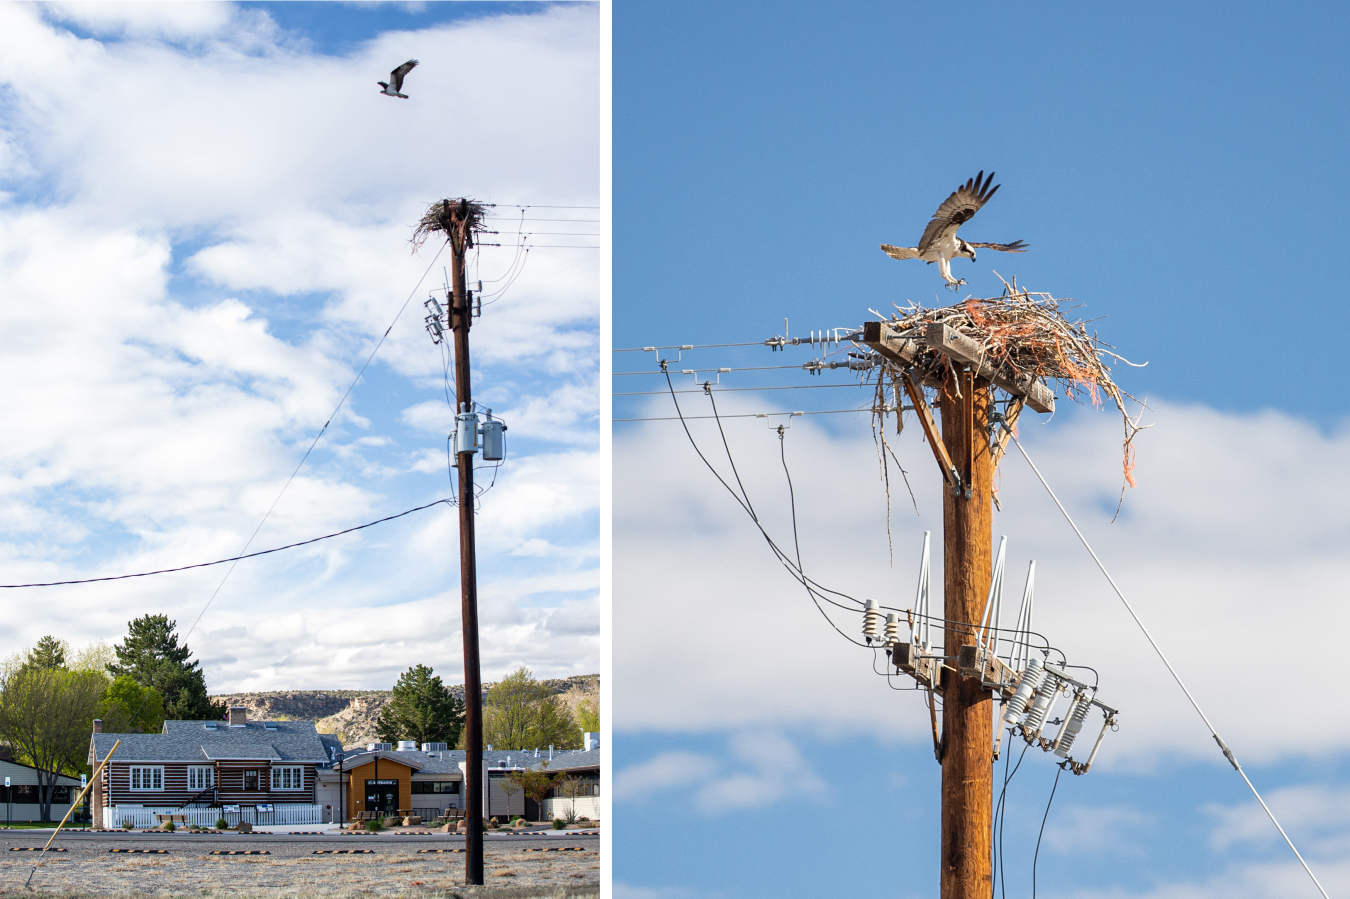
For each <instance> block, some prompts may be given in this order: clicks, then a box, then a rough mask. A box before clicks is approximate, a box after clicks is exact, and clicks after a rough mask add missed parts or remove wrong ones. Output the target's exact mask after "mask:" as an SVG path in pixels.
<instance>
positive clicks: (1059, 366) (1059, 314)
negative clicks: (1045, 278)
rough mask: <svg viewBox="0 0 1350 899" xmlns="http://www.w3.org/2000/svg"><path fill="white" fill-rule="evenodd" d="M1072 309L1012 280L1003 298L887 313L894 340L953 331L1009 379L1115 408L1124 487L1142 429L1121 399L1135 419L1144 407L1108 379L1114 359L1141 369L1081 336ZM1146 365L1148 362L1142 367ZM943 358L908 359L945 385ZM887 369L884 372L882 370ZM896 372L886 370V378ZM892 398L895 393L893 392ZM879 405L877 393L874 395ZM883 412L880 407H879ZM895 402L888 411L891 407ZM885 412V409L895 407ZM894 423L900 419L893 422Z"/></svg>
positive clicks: (1082, 323)
mask: <svg viewBox="0 0 1350 899" xmlns="http://www.w3.org/2000/svg"><path fill="white" fill-rule="evenodd" d="M1075 308H1077V304H1075V303H1074V302H1073V301H1072V300H1063V299H1056V298H1054V297H1052V296H1051V295H1050V294H1048V293H1036V292H1032V291H1028V290H1026V289H1025V288H1019V287H1018V286H1017V281H1016V279H1014V280H1013V282H1012V283H1011V284H1010V283H1008V282H1006V281H1005V282H1004V291H1003V295H1002V296H998V297H991V298H987V299H976V298H973V297H972V298H969V299H967V300H965V301H964V302H961V303H957V304H955V305H952V306H943V307H940V308H937V309H925V308H924V307H922V306H920V305H918V304H917V303H911V304H910V305H908V306H905V307H901V306H896V312H894V313H892V314H891V316H890V322H889V323H890V325H891V327H892V329H893V330H894V331H896V332H897V333H898V334H899V336H901V337H909V338H915V339H918V340H920V341H922V340H923V338H924V335H925V333H926V331H927V328H928V326H929V325H930V324H944V325H947V326H948V327H950V328H952V329H953V330H956V331H959V332H960V333H962V334H964V335H965V336H966V337H969V338H970V339H971V340H973V341H975V342H976V343H977V344H979V346H980V348H981V351H982V352H983V353H984V358H985V360H986V361H987V362H988V363H990V364H991V365H993V366H994V367H995V368H997V369H1001V373H1002V374H1004V375H1007V376H1010V380H1013V381H1015V382H1021V381H1022V380H1023V379H1025V378H1027V377H1034V378H1037V379H1040V380H1044V381H1058V382H1059V383H1060V385H1061V387H1062V388H1063V390H1062V392H1063V394H1064V395H1065V396H1066V397H1067V398H1069V399H1072V400H1074V401H1076V402H1082V401H1083V400H1084V399H1085V398H1086V399H1088V400H1089V401H1091V403H1092V405H1094V406H1096V407H1099V408H1100V407H1101V406H1102V405H1103V404H1104V400H1106V399H1110V400H1111V401H1112V402H1113V403H1114V404H1115V406H1116V408H1117V409H1118V410H1119V411H1120V415H1121V420H1122V423H1123V425H1124V430H1125V439H1124V446H1123V455H1124V458H1123V463H1122V464H1123V468H1124V476H1125V484H1124V485H1122V487H1121V497H1122V499H1123V498H1124V490H1125V486H1126V485H1128V486H1130V487H1133V486H1134V484H1135V482H1134V475H1133V470H1134V460H1135V457H1134V445H1133V443H1134V438H1135V436H1136V435H1137V434H1138V433H1139V432H1140V431H1141V430H1143V429H1144V427H1147V426H1143V427H1141V426H1140V424H1139V418H1138V417H1135V418H1131V417H1130V414H1129V412H1128V411H1127V410H1126V408H1125V400H1126V399H1127V398H1128V399H1130V400H1133V401H1134V402H1136V403H1138V404H1139V406H1140V407H1141V409H1140V414H1141V415H1142V408H1143V403H1140V402H1139V401H1138V400H1136V399H1135V398H1134V397H1132V396H1130V395H1129V394H1128V393H1125V392H1124V391H1122V390H1121V389H1120V387H1119V385H1117V384H1116V382H1115V379H1114V378H1113V377H1112V374H1111V366H1112V365H1113V364H1115V363H1117V362H1121V363H1124V364H1126V365H1129V366H1132V367H1135V368H1140V367H1142V365H1138V364H1136V363H1133V362H1130V361H1129V360H1128V359H1126V358H1124V357H1123V356H1120V355H1118V354H1117V353H1115V352H1114V349H1115V348H1114V347H1112V346H1111V345H1110V344H1107V343H1105V342H1103V341H1102V340H1101V338H1100V337H1098V335H1097V333H1096V331H1095V330H1094V331H1093V332H1092V333H1089V332H1088V325H1089V324H1090V323H1091V321H1090V320H1083V319H1073V320H1070V318H1069V316H1068V315H1067V314H1066V313H1069V312H1071V311H1072V310H1073V309H1075ZM1144 364H1147V363H1144ZM951 366H952V363H951V362H950V360H949V359H948V358H947V357H946V356H944V355H942V354H941V353H937V352H935V351H928V352H925V353H924V354H923V355H921V356H920V357H918V358H917V359H916V360H915V368H916V370H917V372H918V373H919V374H920V375H922V376H924V377H928V378H935V379H937V380H945V379H946V377H948V376H949V375H950V374H952V373H953V372H952V371H951ZM882 370H883V372H885V371H886V369H885V368H883V369H882ZM895 377H898V372H894V371H892V372H890V378H891V379H892V380H893V379H894V378H895ZM886 380H887V377H886V376H885V375H883V377H882V378H881V379H880V382H879V383H878V389H882V390H884V387H885V386H886V385H885V382H886ZM896 398H897V400H898V398H899V392H898V391H897V392H896ZM879 399H882V400H884V395H883V396H881V397H879ZM878 406H879V411H880V413H881V414H883V415H884V413H885V411H886V410H887V407H886V406H885V405H884V403H879V404H878ZM898 406H899V403H898V402H897V403H896V406H895V407H898ZM895 407H891V408H895ZM897 424H899V422H897Z"/></svg>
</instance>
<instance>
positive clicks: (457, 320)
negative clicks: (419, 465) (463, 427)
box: [447, 200, 483, 885]
mask: <svg viewBox="0 0 1350 899" xmlns="http://www.w3.org/2000/svg"><path fill="white" fill-rule="evenodd" d="M451 215H452V219H453V222H454V227H453V229H452V230H451V231H450V232H449V234H448V235H447V236H448V237H449V238H450V250H451V253H452V254H453V255H454V266H453V268H452V272H453V274H452V275H451V278H452V294H451V299H450V328H451V330H452V331H454V334H455V411H456V412H457V413H459V414H463V413H467V412H472V411H473V394H472V391H471V390H470V389H469V326H470V324H471V323H472V320H473V310H472V309H471V308H470V307H469V294H468V291H467V290H466V289H465V286H464V262H465V258H466V257H467V255H468V249H469V247H470V246H472V241H473V237H472V235H471V233H470V226H471V224H472V222H471V221H470V211H469V202H468V200H460V201H459V202H458V205H457V207H456V208H455V209H454V210H453V211H452V214H451ZM456 449H459V447H456ZM455 460H456V465H457V467H458V471H459V497H458V499H459V595H460V617H461V621H462V630H463V633H464V761H465V766H464V808H465V811H464V823H465V826H466V828H467V831H466V833H465V837H464V869H465V876H464V880H465V883H468V884H474V885H481V884H482V883H483V679H482V674H481V673H480V670H479V665H478V561H477V555H476V553H475V551H474V534H473V515H474V508H473V507H474V495H473V462H474V454H473V453H471V452H457V453H456V455H455Z"/></svg>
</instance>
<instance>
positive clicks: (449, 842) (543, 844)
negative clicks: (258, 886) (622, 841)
mask: <svg viewBox="0 0 1350 899" xmlns="http://www.w3.org/2000/svg"><path fill="white" fill-rule="evenodd" d="M51 835H52V832H51V831H50V830H10V831H0V851H3V852H4V854H5V856H6V857H8V858H10V859H17V858H23V857H30V856H36V855H37V853H31V852H10V850H11V849H13V848H15V847H18V848H26V847H37V848H39V849H40V848H41V847H42V846H43V845H45V844H46V842H47V840H49V839H51ZM52 845H53V848H55V847H58V846H59V847H61V848H64V849H66V850H68V851H69V852H70V853H71V854H77V853H78V854H86V853H96V852H107V851H108V850H110V849H167V850H169V851H170V852H171V853H172V854H174V855H186V854H191V855H208V854H210V853H211V852H213V851H221V850H265V851H266V852H268V853H269V854H271V855H273V856H287V857H296V856H303V855H312V854H313V853H314V851H315V850H316V849H323V850H333V849H370V850H373V851H374V852H375V853H376V854H378V855H416V854H418V850H419V849H462V848H464V837H463V836H460V835H457V834H446V833H435V834H352V835H340V834H337V833H326V834H280V833H246V834H242V833H241V834H235V833H231V834H193V833H172V834H169V833H142V832H139V831H137V832H132V833H88V832H81V831H78V830H73V831H62V832H61V835H60V836H59V837H58V838H57V840H56V842H55V843H53V844H52ZM564 846H567V847H578V848H582V849H587V850H590V851H592V852H594V851H597V850H599V848H600V837H599V836H598V835H579V834H568V835H566V836H562V835H559V836H551V835H549V834H548V833H545V832H535V833H526V834H519V835H507V834H493V833H489V834H486V835H485V846H484V849H483V851H484V853H485V854H487V855H501V854H505V853H509V852H512V851H513V850H514V851H519V850H522V849H544V848H549V847H555V848H557V847H564ZM63 854H64V853H63ZM455 854H459V853H455Z"/></svg>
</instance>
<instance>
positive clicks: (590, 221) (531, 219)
mask: <svg viewBox="0 0 1350 899" xmlns="http://www.w3.org/2000/svg"><path fill="white" fill-rule="evenodd" d="M489 218H495V219H506V220H507V221H512V222H576V223H577V224H578V225H598V224H600V220H599V219H539V218H534V217H532V216H523V215H522V216H520V217H519V218H517V217H516V216H514V215H493V216H489Z"/></svg>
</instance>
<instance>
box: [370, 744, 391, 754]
mask: <svg viewBox="0 0 1350 899" xmlns="http://www.w3.org/2000/svg"><path fill="white" fill-rule="evenodd" d="M393 748H394V744H393V743H367V744H366V752H379V751H381V750H384V751H386V752H387V751H389V750H390V749H393Z"/></svg>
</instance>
